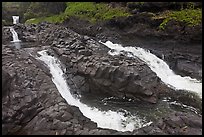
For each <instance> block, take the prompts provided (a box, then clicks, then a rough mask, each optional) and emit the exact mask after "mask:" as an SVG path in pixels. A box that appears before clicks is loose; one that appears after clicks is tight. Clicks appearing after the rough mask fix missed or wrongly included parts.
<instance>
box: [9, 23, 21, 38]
mask: <svg viewBox="0 0 204 137" xmlns="http://www.w3.org/2000/svg"><path fill="white" fill-rule="evenodd" d="M10 31H11V33H12V37H13V41H12V42H20V40H19V39H18V34H17V33H16V31H15V30H14V28H13V27H10Z"/></svg>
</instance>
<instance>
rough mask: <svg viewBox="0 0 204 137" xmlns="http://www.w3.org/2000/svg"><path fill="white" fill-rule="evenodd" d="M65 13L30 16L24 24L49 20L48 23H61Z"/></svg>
mask: <svg viewBox="0 0 204 137" xmlns="http://www.w3.org/2000/svg"><path fill="white" fill-rule="evenodd" d="M66 18H67V17H66V15H65V14H64V13H61V14H59V15H54V16H50V17H40V18H32V19H29V20H27V21H26V22H25V23H26V24H38V23H40V22H45V21H46V22H50V23H62V22H63V21H64V20H65V19H66Z"/></svg>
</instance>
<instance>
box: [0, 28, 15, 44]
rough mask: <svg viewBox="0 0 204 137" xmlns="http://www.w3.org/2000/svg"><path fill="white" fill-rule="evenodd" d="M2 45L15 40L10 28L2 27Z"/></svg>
mask: <svg viewBox="0 0 204 137" xmlns="http://www.w3.org/2000/svg"><path fill="white" fill-rule="evenodd" d="M2 33H3V34H2V43H3V44H5V43H9V42H10V41H12V40H13V37H12V33H11V31H10V29H9V28H8V27H2Z"/></svg>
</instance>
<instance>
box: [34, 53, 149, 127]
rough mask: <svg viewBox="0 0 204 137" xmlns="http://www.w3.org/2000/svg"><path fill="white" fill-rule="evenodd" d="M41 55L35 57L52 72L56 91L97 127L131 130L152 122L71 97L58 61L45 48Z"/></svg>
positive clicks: (125, 112)
mask: <svg viewBox="0 0 204 137" xmlns="http://www.w3.org/2000/svg"><path fill="white" fill-rule="evenodd" d="M38 53H39V54H40V55H41V56H40V57H37V59H39V60H41V61H43V62H44V63H45V64H46V65H47V66H48V68H49V69H50V73H51V74H52V81H53V82H54V84H55V85H56V87H57V89H58V91H59V92H60V94H61V95H62V97H63V98H64V99H65V100H66V101H67V103H68V104H70V105H74V106H77V107H79V109H80V111H81V112H82V113H83V115H84V116H86V117H88V118H90V119H91V120H92V121H94V122H96V123H97V126H98V127H101V128H109V129H114V130H118V131H133V130H134V129H137V128H141V127H143V126H146V125H149V124H151V123H152V122H146V121H145V119H144V118H143V119H141V118H139V117H138V116H136V115H131V114H128V115H127V113H128V112H127V111H125V110H124V111H118V112H116V111H111V110H109V111H101V110H99V109H98V108H95V107H89V106H87V105H86V104H83V103H81V102H80V100H79V99H77V98H75V97H73V96H72V95H71V93H70V88H69V86H68V85H67V82H66V80H65V78H64V77H63V70H62V69H61V66H60V61H59V60H58V59H57V58H55V57H52V56H49V55H48V54H47V52H46V50H43V51H39V52H38Z"/></svg>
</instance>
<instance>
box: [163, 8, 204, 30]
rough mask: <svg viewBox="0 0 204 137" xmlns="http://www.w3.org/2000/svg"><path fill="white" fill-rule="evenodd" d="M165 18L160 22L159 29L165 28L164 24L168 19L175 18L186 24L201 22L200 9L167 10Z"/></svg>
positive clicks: (192, 24) (194, 24)
mask: <svg viewBox="0 0 204 137" xmlns="http://www.w3.org/2000/svg"><path fill="white" fill-rule="evenodd" d="M164 15H165V19H164V20H163V22H162V23H161V24H160V26H159V28H160V29H165V26H166V24H167V23H168V22H169V21H170V20H176V21H179V22H182V23H185V24H186V25H188V26H196V25H199V24H201V22H202V9H184V10H181V11H172V12H168V13H167V14H164Z"/></svg>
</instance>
